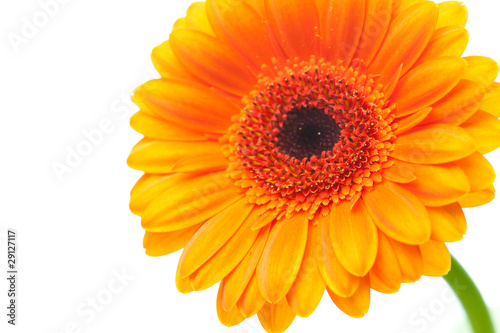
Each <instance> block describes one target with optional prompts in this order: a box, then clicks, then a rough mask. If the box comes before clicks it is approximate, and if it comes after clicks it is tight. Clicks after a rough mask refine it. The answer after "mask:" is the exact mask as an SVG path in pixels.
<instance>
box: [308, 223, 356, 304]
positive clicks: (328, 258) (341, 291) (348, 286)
mask: <svg viewBox="0 0 500 333" xmlns="http://www.w3.org/2000/svg"><path fill="white" fill-rule="evenodd" d="M330 223H331V217H330V216H326V217H323V216H321V217H319V218H318V226H317V227H316V228H312V229H311V230H310V231H311V232H313V233H314V235H313V239H315V240H316V241H315V244H317V245H315V247H316V248H317V249H321V251H320V250H316V251H315V253H316V262H317V264H318V269H319V272H320V274H321V277H322V278H323V280H324V281H325V283H326V285H327V286H328V288H329V289H330V290H332V291H333V292H334V293H335V294H337V295H340V296H342V297H350V296H352V294H354V292H355V291H356V289H357V288H358V286H359V281H360V278H359V277H357V276H354V275H352V274H350V273H349V272H348V271H347V270H346V269H345V268H344V266H342V264H341V263H340V261H339V260H338V258H337V256H336V255H335V251H334V250H333V244H332V241H331V238H330Z"/></svg>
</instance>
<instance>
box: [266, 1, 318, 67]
mask: <svg viewBox="0 0 500 333" xmlns="http://www.w3.org/2000/svg"><path fill="white" fill-rule="evenodd" d="M265 5H266V14H267V15H266V16H267V18H268V20H269V22H268V24H269V25H270V27H271V30H272V32H273V34H274V36H275V37H276V40H277V41H278V43H279V45H280V46H281V48H282V49H283V51H284V52H285V54H286V55H287V57H288V58H289V59H293V58H295V57H299V58H301V59H309V57H310V56H311V54H317V50H318V49H319V34H318V27H319V24H318V13H317V10H316V7H315V5H314V2H313V1H303V0H288V1H281V0H267V1H265Z"/></svg>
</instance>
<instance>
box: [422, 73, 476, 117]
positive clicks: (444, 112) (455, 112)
mask: <svg viewBox="0 0 500 333" xmlns="http://www.w3.org/2000/svg"><path fill="white" fill-rule="evenodd" d="M485 92H486V90H485V88H484V87H483V86H481V85H480V84H478V83H476V82H472V81H468V80H461V81H460V83H459V84H458V85H457V86H456V87H455V88H454V89H453V90H452V91H451V92H450V93H449V94H448V95H446V96H445V97H444V98H443V99H441V100H440V101H439V102H437V103H436V104H434V105H433V106H432V111H431V113H430V114H429V116H428V117H427V119H425V121H424V122H423V123H422V124H430V123H449V124H452V125H459V124H461V123H463V122H464V121H466V120H467V119H469V118H470V117H471V116H472V115H473V114H474V113H475V112H476V111H477V110H478V109H479V106H480V105H481V101H482V99H483V97H484V94H485Z"/></svg>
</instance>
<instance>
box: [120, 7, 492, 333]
mask: <svg viewBox="0 0 500 333" xmlns="http://www.w3.org/2000/svg"><path fill="white" fill-rule="evenodd" d="M466 20H467V10H466V8H465V7H464V6H463V5H462V4H461V3H460V2H458V1H448V2H444V3H441V4H439V5H436V4H435V3H434V2H430V1H420V0H309V1H304V0H238V1H234V0H207V2H206V3H205V2H197V3H194V4H193V5H192V6H191V7H190V8H189V9H188V12H187V15H186V17H185V18H182V19H179V20H178V21H177V22H176V23H175V25H174V28H173V31H172V33H171V34H170V40H169V41H167V42H165V43H163V44H161V45H160V46H158V47H156V48H155V49H154V50H153V56H152V59H153V63H154V65H155V66H156V68H157V70H158V72H159V73H160V74H161V76H162V78H161V79H158V80H152V81H149V82H147V83H145V84H144V85H142V86H140V87H139V88H137V90H136V91H135V95H134V97H133V99H134V101H135V103H136V104H137V105H138V106H139V107H140V109H141V110H140V111H139V112H138V113H136V114H135V115H134V116H133V117H132V120H131V125H132V127H133V128H134V129H136V130H137V131H138V132H140V133H142V134H143V135H144V136H145V138H144V139H142V140H141V141H140V142H139V143H138V144H137V145H136V146H135V147H134V149H133V150H132V152H131V154H130V157H129V159H128V163H129V165H130V166H131V167H132V168H134V169H138V170H142V171H144V172H145V174H144V176H143V177H142V178H141V179H140V180H139V181H138V182H137V184H136V186H135V187H134V188H133V190H132V193H131V202H130V207H131V210H132V212H134V213H135V214H137V215H140V216H141V217H142V226H143V227H144V229H146V235H145V238H144V247H145V248H146V253H147V254H149V255H151V256H160V255H165V254H169V253H171V252H174V251H177V250H179V249H181V248H184V251H183V253H182V256H181V259H180V262H179V266H178V271H177V288H178V289H179V291H181V292H183V293H187V292H190V291H193V290H203V289H206V288H208V287H210V286H212V285H214V284H216V283H217V282H219V281H221V280H222V281H221V283H220V286H219V294H218V298H217V311H218V315H219V318H220V320H221V322H222V323H223V324H225V325H228V326H231V325H235V324H238V323H239V322H241V321H242V320H244V319H245V318H248V317H251V316H253V315H255V314H257V315H258V317H259V319H260V321H261V323H262V325H263V327H264V328H265V329H266V330H267V331H268V332H283V331H284V330H285V329H286V328H287V327H288V326H289V325H290V324H291V322H292V321H293V319H294V317H295V316H296V315H298V316H302V317H307V316H309V315H310V314H311V313H312V312H313V311H314V309H315V308H316V306H317V305H318V303H319V301H320V299H321V298H322V296H323V294H324V291H325V289H326V290H327V291H328V294H329V295H330V297H331V299H332V300H333V302H335V304H336V305H337V306H338V307H339V308H340V309H341V310H342V311H344V312H345V313H347V314H348V315H351V316H354V317H362V316H363V315H364V314H365V313H366V312H367V311H368V306H369V302H370V290H371V289H374V290H377V291H380V292H383V293H393V292H396V291H398V289H399V288H400V285H401V283H402V282H414V281H417V280H418V279H419V278H420V277H421V276H422V275H427V276H442V275H444V274H446V273H447V272H448V271H449V269H450V255H449V253H448V250H447V248H446V245H445V243H444V242H453V241H458V240H460V239H461V238H462V236H463V234H464V233H465V230H466V222H465V218H464V214H463V212H462V208H463V207H473V206H479V205H483V204H485V203H487V202H489V201H491V200H492V199H493V197H494V188H493V185H492V184H493V180H494V178H495V172H494V170H493V168H492V166H491V165H490V163H488V161H487V160H486V159H485V158H484V157H483V154H484V153H487V152H489V151H491V150H494V149H496V148H497V147H499V146H500V121H499V120H498V119H497V118H498V117H499V116H500V103H499V98H500V85H499V84H498V83H495V82H494V80H495V78H496V77H497V74H498V70H499V67H498V65H497V63H495V62H494V61H493V60H491V59H489V58H485V57H465V58H461V56H462V53H463V52H464V50H465V48H466V45H467V42H468V38H469V35H468V33H467V30H465V28H464V26H465V23H466Z"/></svg>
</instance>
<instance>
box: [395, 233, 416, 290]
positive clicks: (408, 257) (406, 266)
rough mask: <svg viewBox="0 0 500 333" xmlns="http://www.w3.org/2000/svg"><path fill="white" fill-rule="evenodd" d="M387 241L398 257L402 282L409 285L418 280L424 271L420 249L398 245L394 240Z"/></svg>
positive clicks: (413, 246) (402, 244)
mask: <svg viewBox="0 0 500 333" xmlns="http://www.w3.org/2000/svg"><path fill="white" fill-rule="evenodd" d="M389 241H390V242H391V244H392V248H393V249H394V252H395V253H396V256H397V257H398V262H399V267H400V268H401V279H402V281H403V282H405V283H410V282H415V281H418V280H420V277H421V276H422V274H423V270H424V263H423V260H422V254H421V253H420V248H419V247H418V246H415V245H408V244H404V243H400V242H398V241H396V240H394V239H389Z"/></svg>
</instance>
